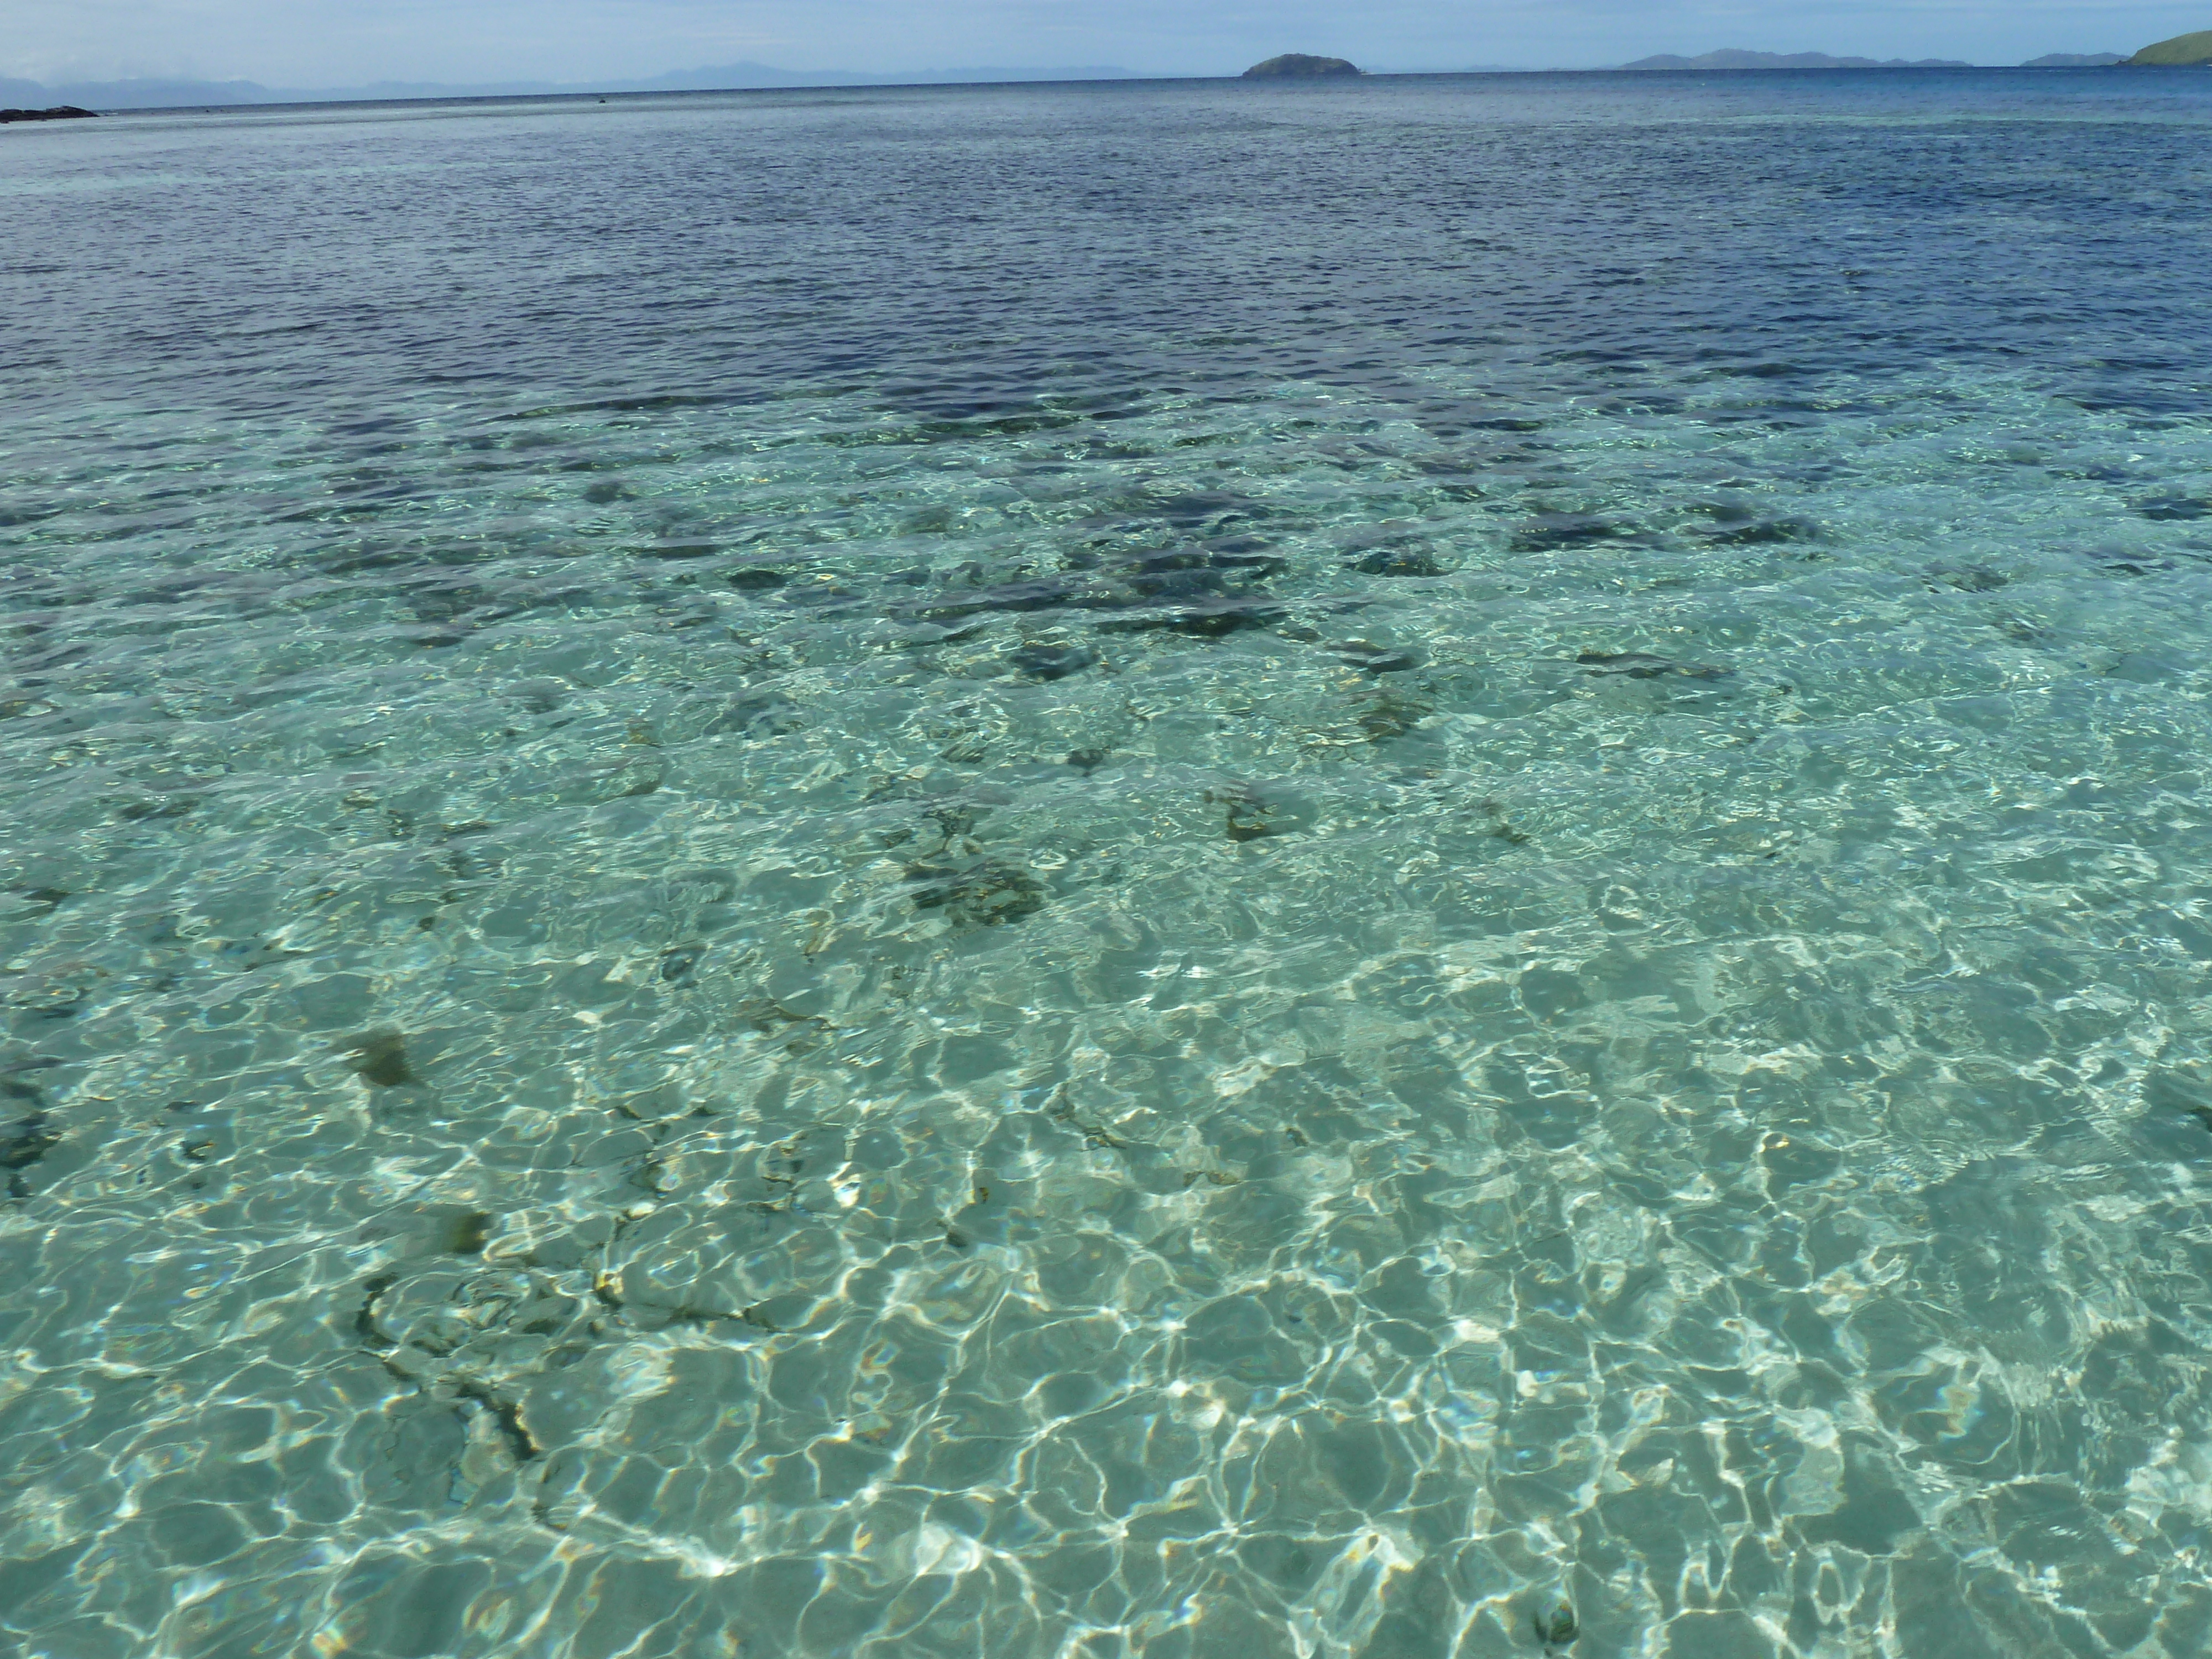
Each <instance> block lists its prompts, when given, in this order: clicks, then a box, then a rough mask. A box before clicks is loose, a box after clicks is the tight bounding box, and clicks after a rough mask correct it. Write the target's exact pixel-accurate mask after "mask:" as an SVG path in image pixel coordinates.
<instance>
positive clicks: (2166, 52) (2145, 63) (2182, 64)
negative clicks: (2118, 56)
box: [2128, 29, 2212, 69]
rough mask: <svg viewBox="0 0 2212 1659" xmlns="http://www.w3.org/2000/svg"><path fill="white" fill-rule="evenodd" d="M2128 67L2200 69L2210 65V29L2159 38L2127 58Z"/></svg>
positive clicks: (2211, 59) (2211, 53) (2211, 37)
mask: <svg viewBox="0 0 2212 1659" xmlns="http://www.w3.org/2000/svg"><path fill="white" fill-rule="evenodd" d="M2128 64H2129V66H2130V68H2133V67H2136V66H2137V65H2140V66H2142V67H2143V68H2145V69H2200V68H2203V67H2206V66H2208V65H2212V29H2199V30H2197V33H2194V34H2177V35H2175V36H2174V37H2173V39H2172V40H2161V41H2160V42H2159V43H2158V44H2157V45H2156V46H2145V47H2144V48H2143V49H2142V51H2141V52H2137V53H2136V55H2135V56H2134V57H2132V58H2129V59H2128Z"/></svg>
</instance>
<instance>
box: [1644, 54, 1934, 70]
mask: <svg viewBox="0 0 2212 1659" xmlns="http://www.w3.org/2000/svg"><path fill="white" fill-rule="evenodd" d="M1621 68H1623V69H1625V70H1775V69H1776V70H1778V69H1784V70H1839V69H1855V70H1869V69H1972V68H1973V65H1972V64H1964V63H1960V61H1959V60H1958V59H1956V58H1916V59H1913V60H1911V61H1910V62H1908V61H1907V60H1905V58H1890V59H1888V60H1887V61H1886V62H1885V61H1883V60H1881V59H1879V58H1831V57H1829V56H1828V54H1827V53H1826V52H1735V51H1723V52H1706V53H1705V54H1703V55H1702V56H1700V57H1697V58H1677V57H1675V56H1674V54H1673V53H1671V52H1661V53H1660V54H1659V55H1658V56H1657V57H1656V58H1638V59H1637V60H1636V61H1635V62H1634V63H1632V64H1622V65H1621Z"/></svg>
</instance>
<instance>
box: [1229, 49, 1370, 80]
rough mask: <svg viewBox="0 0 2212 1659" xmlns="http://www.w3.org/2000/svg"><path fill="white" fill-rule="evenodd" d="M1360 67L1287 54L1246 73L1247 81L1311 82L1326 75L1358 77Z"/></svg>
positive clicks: (1304, 55) (1293, 53)
mask: <svg viewBox="0 0 2212 1659" xmlns="http://www.w3.org/2000/svg"><path fill="white" fill-rule="evenodd" d="M1358 73H1359V66H1358V64H1349V63H1346V61H1345V60H1344V59H1343V58H1315V57H1312V56H1310V54H1308V53H1306V52H1285V53H1284V54H1283V55H1282V56H1281V57H1279V58H1269V59H1267V62H1266V63H1264V64H1253V65H1252V67H1251V68H1250V69H1248V70H1245V71H1244V79H1246V80H1247V81H1279V80H1284V79H1298V80H1311V79H1314V78H1316V77H1317V76H1325V75H1357V74H1358Z"/></svg>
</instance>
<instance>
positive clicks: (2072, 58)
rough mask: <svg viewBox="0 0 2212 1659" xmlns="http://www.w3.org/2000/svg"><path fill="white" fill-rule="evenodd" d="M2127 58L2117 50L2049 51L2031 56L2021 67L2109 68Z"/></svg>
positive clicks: (2124, 61) (2123, 61)
mask: <svg viewBox="0 0 2212 1659" xmlns="http://www.w3.org/2000/svg"><path fill="white" fill-rule="evenodd" d="M2127 61H2128V60H2127V59H2126V58H2124V57H2122V56H2121V55H2120V54H2119V53H2118V52H2045V54H2044V55H2043V56H2042V57H2040V58H2029V59H2028V60H2027V62H2026V63H2025V64H2021V68H2022V69H2110V68H2112V65H2113V64H2124V63H2126V62H2127Z"/></svg>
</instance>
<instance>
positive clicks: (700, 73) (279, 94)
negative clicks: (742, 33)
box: [0, 64, 1140, 110]
mask: <svg viewBox="0 0 2212 1659" xmlns="http://www.w3.org/2000/svg"><path fill="white" fill-rule="evenodd" d="M1139 78H1140V77H1139V75H1138V73H1137V71H1136V70H1125V69H1115V68H1113V67H1111V66H1109V65H1106V64H1084V65H1081V66H1079V67H1070V68H1061V69H1000V68H993V67H979V68H974V69H948V70H927V71H925V72H922V73H918V74H914V75H861V74H858V73H855V72H852V71H848V70H780V69H776V68H775V67H773V66H771V65H769V64H721V65H720V66H719V67H717V68H713V69H696V70H672V71H671V72H670V73H668V74H666V75H658V76H653V77H652V78H651V79H649V80H608V81H575V82H565V83H564V82H552V81H498V82H484V83H481V84H476V85H453V84H450V83H447V82H437V81H377V82H371V83H370V84H368V85H367V86H359V87H319V88H297V87H264V86H263V85H261V84H260V83H259V82H253V81H167V80H161V81H155V80H145V81H91V82H76V83H73V84H68V85H57V86H51V87H49V86H42V85H40V83H39V82H36V81H13V80H9V79H6V78H4V77H0V104H21V105H25V106H31V105H45V104H60V103H70V104H82V105H84V106H86V107H88V108H90V109H110V110H120V109H191V108H210V107H214V106H227V107H234V106H238V105H240V104H348V103H362V102H368V101H372V100H379V99H389V98H531V97H560V96H571V95H575V94H586V93H594V92H725V91H727V92H753V91H760V90H764V89H768V88H776V87H898V86H965V85H969V84H975V83H979V82H980V83H987V82H999V81H1124V80H1135V79H1139Z"/></svg>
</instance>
